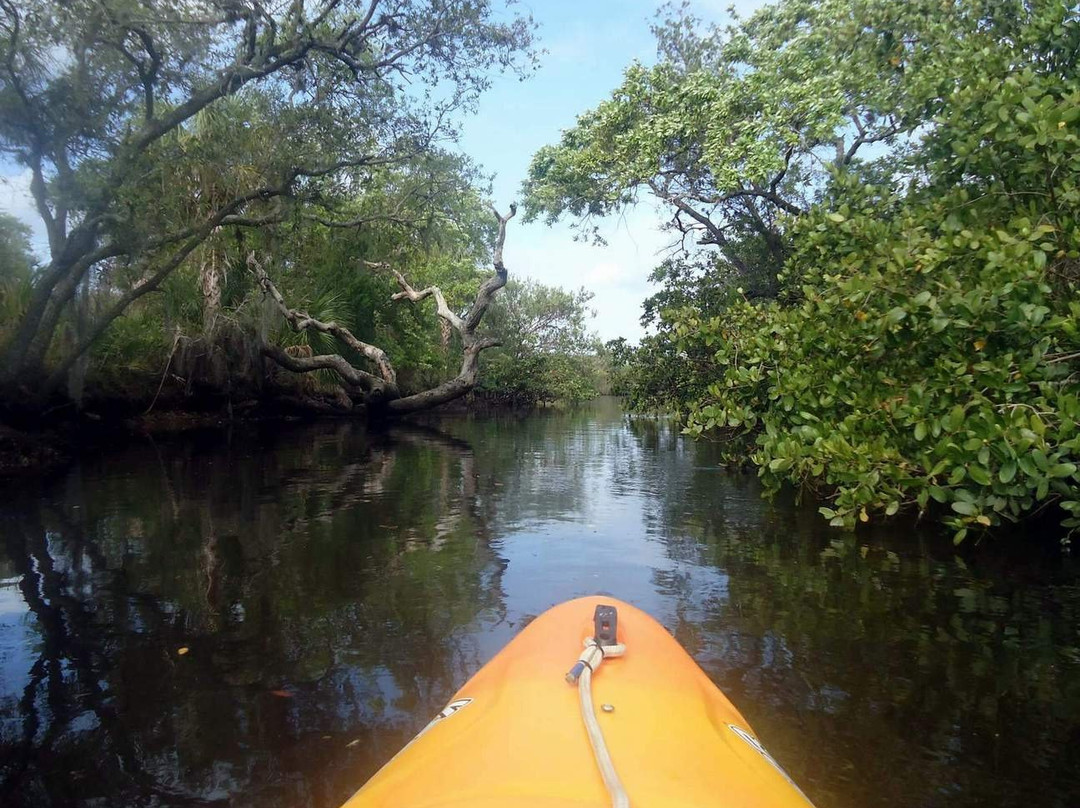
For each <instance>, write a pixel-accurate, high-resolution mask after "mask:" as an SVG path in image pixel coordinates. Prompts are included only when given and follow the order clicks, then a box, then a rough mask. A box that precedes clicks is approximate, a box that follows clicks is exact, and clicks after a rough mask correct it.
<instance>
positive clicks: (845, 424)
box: [667, 20, 1080, 542]
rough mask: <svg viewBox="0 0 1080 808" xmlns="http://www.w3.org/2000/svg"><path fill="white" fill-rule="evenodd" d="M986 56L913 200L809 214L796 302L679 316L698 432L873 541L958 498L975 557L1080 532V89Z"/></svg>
mask: <svg viewBox="0 0 1080 808" xmlns="http://www.w3.org/2000/svg"><path fill="white" fill-rule="evenodd" d="M1041 33H1042V34H1043V35H1044V36H1045V37H1046V39H1045V41H1044V43H1043V44H1044V53H1047V54H1050V55H1051V57H1050V58H1047V59H1046V60H1044V61H1043V62H1042V64H1041V65H1040V69H1037V68H1035V67H1028V68H1025V69H1019V68H1017V66H1016V64H1015V62H1010V57H1009V56H1008V55H1007V54H996V53H990V52H982V53H980V54H975V55H973V62H974V64H973V65H972V73H971V75H972V76H978V77H979V78H978V79H973V80H972V81H970V82H969V83H966V84H961V86H960V87H959V88H958V89H957V90H955V92H953V93H952V94H951V95H950V96H949V97H948V98H947V99H946V103H945V104H944V111H943V113H942V114H941V115H940V117H938V118H937V120H936V121H935V124H936V126H935V127H934V129H933V130H932V131H931V132H930V133H929V135H928V136H927V137H926V139H925V141H924V143H923V144H922V145H921V148H919V149H918V150H916V153H915V159H917V160H919V161H921V169H922V172H923V176H924V177H925V180H924V181H923V182H922V183H913V184H912V185H911V187H909V188H908V190H907V191H906V192H905V193H900V192H898V191H896V190H894V189H887V188H886V189H883V188H877V187H873V186H870V185H867V184H864V183H861V182H859V181H857V180H855V179H852V178H850V177H842V176H840V177H837V178H836V180H835V182H834V183H833V187H832V188H831V189H830V192H829V195H828V198H827V199H826V200H825V202H824V203H823V204H821V205H819V206H818V207H817V208H815V210H814V211H812V212H811V213H810V214H808V215H807V216H805V217H803V218H801V219H800V221H799V222H798V224H797V226H796V229H795V231H794V244H795V249H794V251H793V253H792V255H791V256H790V258H789V261H788V263H787V265H786V268H785V270H784V272H783V273H782V275H781V282H782V284H783V289H784V292H783V293H782V297H781V299H780V300H778V301H772V302H769V303H767V304H765V305H755V304H753V303H751V302H749V301H747V300H741V301H737V302H735V303H733V304H732V305H730V306H729V307H727V308H726V309H724V310H723V311H722V312H721V313H720V314H717V315H715V316H711V317H704V316H701V315H700V314H699V313H698V312H697V311H696V310H695V309H693V308H685V309H682V310H681V311H679V312H669V313H668V315H667V324H668V326H669V328H670V338H671V339H672V341H673V342H674V344H675V345H676V346H677V348H678V350H679V351H680V352H681V353H682V355H684V356H687V355H694V354H695V352H696V353H700V352H702V351H707V352H708V353H709V355H710V360H709V361H710V367H709V368H708V369H707V370H703V371H702V372H703V373H704V374H705V376H706V377H707V378H708V388H707V392H706V393H705V394H704V395H703V396H701V397H699V398H697V399H696V400H695V401H693V402H692V404H691V406H690V414H689V418H688V426H687V429H688V431H689V432H691V433H692V434H695V435H702V434H705V433H707V432H714V433H716V434H717V435H718V436H720V437H724V438H727V439H732V440H731V442H730V443H728V444H727V447H728V448H727V451H728V455H729V457H730V458H732V459H738V458H740V457H745V456H746V453H747V451H749V456H750V458H751V459H752V461H753V462H754V463H756V464H757V465H758V466H760V469H761V472H760V473H761V476H762V478H763V479H764V480H765V482H766V484H767V485H768V486H769V487H770V488H775V487H777V486H779V485H780V484H781V483H782V482H785V481H787V482H792V483H795V484H797V485H800V486H807V487H809V488H811V489H813V490H815V491H816V492H818V493H819V494H820V495H822V496H825V497H828V499H829V500H830V502H829V504H828V506H827V507H823V508H822V509H821V512H822V513H823V514H824V515H825V517H826V518H828V519H829V520H830V522H831V523H832V524H835V525H843V526H852V525H854V524H855V523H856V521H867V520H868V519H869V518H870V517H871V515H872V514H873V513H875V512H883V513H884V514H889V515H891V514H894V513H896V512H897V511H898V510H900V509H901V508H904V507H908V506H913V507H917V508H918V509H919V510H927V509H930V508H932V507H933V505H932V503H940V505H941V506H943V507H942V508H941V511H942V513H943V515H942V518H943V519H944V521H945V522H946V523H947V524H948V525H950V526H951V527H952V528H954V529H955V534H954V535H955V538H956V540H957V541H958V542H959V541H961V540H962V539H963V538H964V537H965V536H966V535H968V533H969V531H970V530H972V529H980V528H984V527H988V526H991V525H997V524H1000V523H1001V522H1003V521H1013V520H1016V519H1018V518H1019V517H1021V516H1023V515H1025V514H1028V513H1031V512H1032V511H1034V510H1036V509H1038V508H1040V507H1042V506H1043V505H1045V504H1048V503H1057V504H1058V505H1059V506H1060V507H1061V508H1062V509H1063V510H1064V512H1065V514H1066V517H1065V519H1064V522H1063V523H1064V525H1066V526H1067V527H1070V528H1074V527H1077V526H1080V472H1078V466H1080V431H1078V427H1077V422H1078V420H1080V333H1078V328H1080V326H1078V323H1080V301H1078V299H1077V278H1078V273H1077V267H1078V266H1080V261H1078V259H1080V216H1078V213H1080V183H1078V181H1077V178H1078V177H1080V148H1078V146H1080V142H1078V138H1077V134H1076V131H1077V124H1078V122H1080V120H1078V119H1080V82H1078V81H1077V78H1076V76H1075V75H1074V69H1073V68H1066V69H1065V70H1059V69H1045V68H1046V67H1048V66H1050V67H1052V66H1053V64H1054V62H1055V58H1054V57H1053V55H1054V54H1058V53H1069V52H1075V49H1076V44H1077V42H1080V35H1078V32H1077V25H1076V23H1075V21H1074V20H1067V21H1064V22H1059V23H1057V24H1054V25H1052V26H1048V28H1047V29H1046V30H1045V31H1043V32H1041Z"/></svg>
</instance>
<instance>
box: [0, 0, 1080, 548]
mask: <svg viewBox="0 0 1080 808" xmlns="http://www.w3.org/2000/svg"><path fill="white" fill-rule="evenodd" d="M377 6H378V3H375V4H372V5H370V6H369V5H368V4H366V3H364V4H358V3H354V2H344V3H340V2H332V3H330V2H328V3H314V4H300V5H293V6H290V7H289V8H287V9H286V8H285V7H282V8H281V9H280V10H278V11H274V12H268V11H266V10H264V9H263V8H262V7H261V6H259V5H258V4H255V5H253V6H251V7H247V6H243V7H242V8H239V7H236V6H235V5H234V4H230V3H225V2H221V3H219V2H218V0H208V8H214V9H218V10H220V12H221V14H220V15H215V14H209V15H199V16H197V17H191V18H190V19H186V18H185V20H184V22H185V25H184V26H183V33H182V34H180V33H178V32H177V26H176V24H175V22H176V21H175V20H173V19H155V18H153V17H152V15H150V17H149V18H148V16H147V15H146V14H144V13H143V12H142V11H141V10H140V9H141V8H142V6H141V5H139V4H134V3H131V2H130V0H107V2H105V3H101V2H97V0H95V2H90V0H72V2H66V3H57V2H56V0H29V2H26V3H20V4H12V3H7V2H2V0H0V28H2V31H0V66H2V67H0V110H2V114H0V149H2V150H3V152H4V153H5V154H6V155H7V157H8V159H10V160H13V161H14V162H16V163H17V164H19V165H20V166H22V167H23V168H24V169H26V170H27V171H29V173H30V175H31V176H32V178H33V181H32V182H31V187H30V189H31V192H32V194H33V196H34V201H35V203H36V207H37V210H38V213H39V214H40V216H41V219H42V222H43V224H44V226H45V229H46V231H47V234H48V242H49V245H48V246H49V250H48V256H47V257H44V258H40V259H39V257H38V256H36V255H34V254H33V253H32V251H31V250H30V248H29V240H28V236H29V233H28V230H27V228H26V227H25V225H24V224H22V223H20V222H18V221H17V220H15V219H13V218H12V217H10V216H3V215H0V423H2V424H5V425H6V426H5V427H4V433H3V436H2V440H3V442H4V443H3V445H5V446H9V447H10V457H11V458H12V459H11V460H10V461H6V462H8V465H18V464H20V463H21V464H23V465H25V466H26V467H31V466H33V465H34V464H35V463H38V462H40V463H44V464H48V463H49V462H51V461H50V458H52V457H54V455H56V454H62V449H61V448H60V447H62V445H63V442H64V437H63V435H64V432H65V430H66V431H67V432H69V433H70V434H75V433H77V432H79V431H80V430H85V431H87V432H96V431H98V429H99V427H98V425H99V424H108V425H113V424H116V423H123V422H124V420H125V419H132V418H134V419H136V421H137V422H140V423H143V424H157V425H165V424H168V423H170V419H171V422H172V423H174V425H175V426H178V427H179V426H183V424H184V423H186V422H189V421H190V422H199V421H200V419H202V418H204V417H206V418H210V419H213V418H222V419H224V420H227V421H232V420H242V419H248V418H253V417H274V418H281V417H286V418H287V417H296V416H297V415H298V414H301V413H302V414H304V415H305V416H317V415H334V416H340V415H347V416H350V417H363V418H366V419H369V420H371V421H380V420H385V419H390V418H396V417H401V416H405V415H410V414H413V413H417V412H422V411H427V410H430V409H434V408H436V407H440V406H445V405H447V404H448V403H454V402H456V403H457V405H458V406H461V404H462V402H464V401H468V402H476V401H486V402H488V403H490V404H493V405H499V406H536V405H542V404H545V403H550V402H554V401H568V402H572V401H579V400H585V399H588V398H590V397H592V396H594V395H597V394H599V393H601V392H607V391H609V390H610V391H611V392H614V393H616V394H620V395H624V396H626V397H627V400H628V402H629V409H630V410H632V411H637V412H649V411H665V412H669V413H673V414H675V416H676V417H677V418H679V419H680V420H681V422H683V423H684V424H685V428H686V432H687V433H688V434H689V435H691V436H693V437H695V438H700V439H709V440H714V441H717V442H719V443H721V445H722V446H723V452H722V459H723V461H724V462H726V463H729V464H731V465H732V466H741V465H744V464H748V463H749V464H751V465H752V466H753V467H755V468H757V469H758V473H759V475H760V476H761V478H762V480H763V482H764V484H765V487H766V489H767V490H768V491H776V490H779V489H780V488H781V487H782V486H792V487H794V488H795V489H796V490H798V491H799V492H800V493H801V494H802V495H805V496H808V497H812V498H814V499H815V501H818V502H820V503H821V507H820V514H821V517H822V518H824V519H825V520H827V522H828V523H829V524H831V525H834V526H837V527H841V528H845V529H852V528H856V527H857V526H858V525H860V524H863V523H866V522H869V521H872V520H874V521H876V520H881V519H887V518H892V517H896V516H898V515H901V514H904V515H907V516H915V517H917V518H927V519H931V520H933V521H935V522H940V523H942V524H943V525H944V526H945V527H946V528H948V529H949V530H950V531H951V532H952V535H953V537H954V540H955V541H956V542H957V543H960V542H963V541H965V540H969V539H973V538H978V537H980V536H983V535H985V534H986V533H987V532H988V531H992V530H1000V529H1001V528H1003V527H1006V526H1008V525H1010V524H1013V523H1019V522H1022V521H1025V520H1030V519H1032V518H1039V519H1046V518H1051V519H1053V520H1054V522H1055V524H1057V525H1059V526H1060V529H1061V530H1062V531H1063V532H1064V533H1065V534H1066V540H1067V538H1068V535H1070V534H1071V532H1072V531H1073V530H1075V529H1077V528H1080V426H1078V424H1080V295H1078V290H1080V180H1078V178H1080V59H1078V58H1077V54H1078V53H1080V21H1078V19H1077V12H1076V9H1075V7H1074V6H1073V5H1070V4H1067V3H1065V2H1062V1H1061V0H1047V1H1046V2H1038V3H1028V2H1022V1H1021V0H995V2H981V0H949V2H941V1H940V0H912V1H911V2H905V3H896V2H887V1H886V0H865V2H860V3H858V4H851V3H849V2H843V1H842V0H779V2H776V3H775V4H772V5H769V6H766V7H764V8H763V9H761V10H760V11H758V12H756V13H755V14H753V15H752V16H750V17H748V18H746V19H743V20H739V19H736V20H735V21H734V22H733V23H731V24H730V25H727V26H716V25H709V24H706V23H704V22H703V21H702V20H700V19H697V18H696V17H695V16H694V15H693V13H692V9H691V7H690V6H689V5H681V6H679V5H669V6H664V7H662V8H661V10H660V12H659V15H658V18H657V22H656V24H655V26H654V33H655V35H656V41H657V59H656V61H655V63H651V64H648V65H646V64H642V63H637V62H635V63H634V64H631V65H629V66H628V67H627V69H626V71H625V73H624V77H623V82H622V84H621V85H620V86H619V87H618V88H616V89H615V90H614V91H613V93H612V95H611V96H610V97H609V98H608V99H606V100H604V101H603V102H601V103H600V104H598V105H597V106H596V107H595V108H593V109H591V110H585V111H583V112H582V113H581V114H580V115H579V117H578V119H577V122H576V124H575V125H574V126H573V127H571V128H570V129H568V130H566V131H565V132H563V134H562V136H561V138H560V140H559V141H558V142H557V143H554V144H551V145H549V146H545V147H544V148H542V149H540V150H539V151H538V152H537V153H536V155H535V156H534V157H533V159H532V162H531V164H530V167H529V171H528V176H527V178H526V180H525V182H524V184H523V186H522V189H521V191H522V198H521V216H520V218H515V217H517V214H518V207H517V205H516V204H507V205H506V206H505V207H501V206H500V207H496V206H494V205H493V204H492V202H493V200H490V199H489V198H488V196H489V195H488V193H487V190H486V188H487V187H488V186H487V179H486V177H485V175H484V174H483V170H482V168H481V166H480V164H479V162H475V161H474V160H473V159H472V158H471V157H467V156H464V155H461V154H460V153H458V152H457V151H456V144H455V136H456V133H457V129H458V127H459V125H460V123H461V121H462V120H464V119H465V117H466V116H468V115H469V114H471V112H472V110H473V109H474V104H475V102H476V99H477V98H479V97H480V95H481V94H482V93H483V91H484V90H485V89H487V87H488V86H489V84H490V81H491V80H492V78H493V77H494V76H496V75H499V74H501V73H509V74H512V75H516V76H518V77H521V78H526V77H527V76H528V74H529V73H530V72H531V71H532V70H534V69H535V68H536V67H537V66H538V64H539V60H540V58H541V53H540V51H538V49H537V43H536V42H535V40H534V34H535V25H534V23H533V21H532V20H531V18H530V17H528V16H527V15H519V16H514V15H513V14H510V15H507V14H504V13H502V12H501V11H499V10H496V9H493V8H492V7H491V6H490V5H489V4H488V3H486V2H481V3H457V2H449V3H447V2H442V0H439V2H435V0H400V2H399V3H398V4H397V5H396V6H395V9H396V11H395V13H394V14H377V13H375V11H376V9H377ZM238 8H239V10H238ZM176 13H178V14H181V15H183V14H186V13H187V12H186V11H184V10H182V9H181V10H178V11H177V12H176ZM57 53H63V54H66V55H67V57H68V58H65V59H60V60H57V59H56V58H55V56H56V54H57ZM405 77H408V82H406V81H405ZM527 86H528V85H527V84H525V85H523V87H525V88H526V89H525V90H523V91H524V92H527ZM476 158H477V160H479V161H482V159H483V155H476ZM645 197H649V198H651V199H653V200H654V201H655V202H656V203H657V204H658V205H659V206H660V207H661V209H663V210H665V211H666V212H667V213H668V214H669V216H670V218H669V220H668V227H669V229H670V230H671V235H672V239H673V242H674V247H673V251H672V252H671V254H670V255H669V256H668V257H667V258H666V259H665V260H662V261H661V263H660V264H659V265H658V266H657V268H656V269H655V271H654V273H653V275H652V280H653V281H654V283H655V284H656V285H657V286H658V290H657V292H656V293H655V294H654V295H652V296H651V297H650V298H648V299H647V300H646V301H644V307H643V312H644V313H643V317H642V323H643V324H644V326H645V327H646V329H647V335H646V336H645V337H644V338H643V339H642V340H641V341H640V343H639V344H637V345H631V344H629V343H628V342H627V341H626V340H611V341H609V342H608V343H606V344H600V342H599V340H598V339H597V337H596V336H595V335H594V334H592V333H591V331H590V330H589V321H590V315H591V313H592V312H591V309H590V303H591V302H592V294H591V293H590V292H589V291H588V290H585V289H581V290H576V291H575V290H565V289H560V288H555V287H549V286H545V285H543V284H539V283H535V282H532V281H528V280H522V279H520V278H517V277H515V276H514V274H513V272H512V265H513V261H512V250H513V228H514V227H515V226H517V225H518V224H520V223H521V222H522V221H524V222H531V221H536V220H541V221H545V222H548V223H554V222H556V221H560V220H570V221H572V222H573V223H575V226H576V227H577V228H579V231H580V235H581V236H583V237H585V238H592V239H599V230H598V221H599V219H601V218H602V217H605V216H612V215H619V214H621V213H623V212H625V211H626V210H627V209H629V208H630V207H632V206H633V205H635V204H637V203H638V201H639V200H641V199H643V198H645ZM507 202H509V200H507ZM508 238H509V239H510V243H509V245H507V244H506V242H507V239H508ZM504 246H506V247H507V249H508V250H510V251H511V260H509V262H508V263H509V266H508V264H507V263H504V260H503V251H504ZM466 397H469V398H466ZM468 406H471V403H470V404H469V405H468ZM181 412H183V413H188V414H182V415H181V414H179V413H181ZM170 413H177V414H174V415H170ZM203 413H205V414H206V415H205V416H204V415H203ZM140 418H141V419H142V420H141V421H139V419H140ZM102 428H104V427H102ZM110 428H111V426H110ZM155 428H156V427H155ZM35 430H39V431H40V434H42V435H49V436H51V437H48V438H45V439H43V442H42V443H41V446H39V447H38V448H35V447H34V441H35V439H34V437H33V436H32V434H30V433H33V432H34V431H35ZM47 430H53V431H52V432H47ZM0 465H2V464H0Z"/></svg>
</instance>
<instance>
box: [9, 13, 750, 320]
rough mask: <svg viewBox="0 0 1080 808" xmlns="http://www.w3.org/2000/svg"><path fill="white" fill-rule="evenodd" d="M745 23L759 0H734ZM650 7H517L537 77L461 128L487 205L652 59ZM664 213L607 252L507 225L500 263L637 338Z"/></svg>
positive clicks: (499, 90) (613, 240)
mask: <svg viewBox="0 0 1080 808" xmlns="http://www.w3.org/2000/svg"><path fill="white" fill-rule="evenodd" d="M730 5H731V2H730V0H696V1H695V2H693V3H692V7H693V11H694V13H695V14H696V15H697V16H699V17H702V18H704V19H709V20H725V19H727V13H726V10H727V8H728V6H730ZM734 5H735V7H736V9H737V11H738V13H739V14H740V15H745V14H747V13H749V12H750V11H752V10H753V9H755V8H757V7H759V6H761V5H763V2H762V0H740V1H739V2H736V3H735V4H734ZM657 7H658V3H657V2H656V0H576V1H575V0H531V1H527V2H520V3H518V4H517V8H518V9H519V10H524V11H527V12H529V13H531V14H532V16H533V18H534V19H535V20H536V21H537V22H538V23H539V24H540V30H539V38H540V47H542V48H543V49H545V50H546V53H544V54H543V55H542V56H541V60H540V69H539V70H538V71H537V72H536V73H535V74H534V75H533V76H532V77H531V78H529V79H528V80H527V81H525V82H521V81H519V80H518V79H516V78H514V77H511V76H507V77H503V78H500V79H497V80H496V81H495V85H494V86H493V87H492V89H491V91H490V92H489V93H487V94H486V95H484V96H483V97H482V98H481V99H480V105H479V110H478V113H477V114H476V115H475V116H474V117H471V118H469V119H468V120H466V121H465V123H464V128H463V133H462V139H461V143H460V148H461V150H462V151H464V152H465V153H466V154H468V155H470V156H471V157H472V158H474V159H475V160H476V161H477V162H478V163H479V164H480V165H482V166H483V167H484V169H485V170H486V171H488V172H493V173H494V174H495V180H494V189H493V190H494V199H495V201H496V204H497V206H498V207H499V208H500V209H502V210H505V209H506V207H507V206H508V205H509V203H510V202H511V201H513V200H514V199H515V198H517V196H518V192H519V188H520V185H521V182H522V180H523V179H524V178H525V174H526V171H527V169H528V165H529V160H530V158H531V157H532V155H533V154H534V153H535V152H536V150H537V149H539V148H540V147H541V146H544V145H546V144H549V143H554V142H556V141H557V140H558V138H559V135H560V132H561V131H562V130H563V129H567V128H569V127H571V126H573V124H574V120H575V118H576V117H577V115H579V114H580V113H582V112H584V111H585V110H587V109H589V108H590V107H592V106H594V105H596V104H597V103H598V102H600V101H601V100H603V99H604V98H606V97H607V96H608V95H609V94H610V92H611V91H612V90H613V89H614V88H615V87H616V86H618V84H619V83H620V80H621V78H622V74H623V71H624V70H625V68H626V67H627V66H628V65H629V64H630V63H631V62H633V61H634V60H635V59H636V60H639V61H641V62H644V63H650V62H652V61H654V60H655V55H656V52H655V44H654V41H653V37H652V34H651V33H650V31H649V26H650V24H651V22H652V20H653V18H654V16H655V13H656V9H657ZM3 173H6V174H7V175H8V176H7V180H8V181H7V182H5V183H3V184H0V210H4V211H7V212H10V213H13V214H15V215H17V216H19V217H20V218H22V219H24V220H25V221H27V223H28V224H31V225H32V226H34V228H35V234H36V236H35V242H36V246H37V247H38V248H39V249H40V250H41V251H42V252H43V253H44V249H43V247H44V235H43V232H42V229H41V226H40V221H39V220H38V219H37V217H36V214H35V213H34V210H33V205H32V203H31V202H30V199H29V195H28V193H27V184H28V179H29V177H28V175H27V174H26V173H23V174H12V173H11V170H10V169H9V171H7V172H3ZM661 220H662V213H661V212H660V211H659V210H658V209H657V208H655V207H654V206H652V205H651V204H648V203H643V204H641V205H639V206H638V208H637V209H635V210H633V211H631V212H629V213H628V214H626V215H625V216H622V217H619V218H612V219H610V220H608V221H605V222H603V223H602V226H601V233H602V234H603V236H604V237H605V238H606V239H607V241H608V245H607V246H606V247H595V246H592V245H589V244H583V243H580V242H575V241H574V239H573V232H572V231H571V229H570V227H569V223H568V222H566V223H561V224H559V225H556V226H555V227H547V226H546V225H544V224H542V223H539V222H535V223H532V224H529V225H523V224H522V223H521V221H520V220H519V219H515V220H514V222H513V223H512V225H511V229H510V231H509V232H508V233H507V239H506V249H505V259H506V264H507V266H508V267H509V269H510V272H511V275H512V276H517V277H530V278H533V279H535V280H537V281H540V282H542V283H546V284H550V285H555V286H563V287H566V288H577V287H580V286H584V287H585V288H587V289H589V290H591V291H592V292H594V293H595V295H596V297H595V298H594V300H593V303H592V307H593V308H594V309H595V310H596V318H595V320H593V326H594V328H595V330H596V331H597V332H598V333H599V334H600V336H601V337H602V338H603V339H605V340H606V339H612V338H614V337H619V336H624V337H628V338H630V339H631V340H633V341H636V340H637V339H638V338H639V337H640V336H641V334H642V330H641V326H640V325H639V323H638V317H639V316H640V312H641V302H642V301H643V300H644V299H645V298H646V297H647V296H648V295H649V294H650V291H651V289H650V285H649V283H648V276H649V272H650V271H651V270H652V268H653V267H654V266H656V264H657V263H659V261H660V257H659V255H660V253H661V252H662V251H663V249H664V247H665V246H667V245H668V244H669V243H670V241H671V238H670V236H669V235H667V234H663V233H661V232H660V230H659V225H660V223H661Z"/></svg>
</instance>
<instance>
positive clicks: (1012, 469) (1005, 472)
mask: <svg viewBox="0 0 1080 808" xmlns="http://www.w3.org/2000/svg"><path fill="white" fill-rule="evenodd" d="M1015 476H1016V461H1015V460H1011V459H1010V460H1006V461H1005V462H1004V463H1002V465H1001V469H1000V470H999V471H998V479H999V480H1001V481H1002V482H1003V483H1011V482H1012V481H1013V478H1014V477H1015Z"/></svg>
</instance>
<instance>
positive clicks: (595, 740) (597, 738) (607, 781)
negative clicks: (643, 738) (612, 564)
mask: <svg viewBox="0 0 1080 808" xmlns="http://www.w3.org/2000/svg"><path fill="white" fill-rule="evenodd" d="M624 653H626V646H625V645H623V644H621V643H620V644H618V645H605V646H604V647H603V648H601V647H600V646H599V645H597V644H596V640H594V639H592V638H591V637H590V638H589V639H587V640H586V641H585V650H584V651H582V652H581V656H580V657H578V661H579V662H583V663H585V664H584V667H583V668H582V669H581V673H580V676H578V678H577V685H578V702H579V703H580V704H581V718H582V720H583V721H584V722H585V731H586V733H587V734H588V736H589V744H590V745H591V746H592V750H593V757H594V758H595V759H596V765H597V767H598V768H599V769H600V776H601V777H603V779H604V787H605V788H607V791H608V794H609V795H610V796H611V805H612V808H630V797H629V795H628V794H627V793H626V788H625V787H624V786H623V784H622V780H620V779H619V774H618V772H616V771H615V763H614V762H613V761H612V759H611V753H610V752H608V748H607V743H606V742H605V741H604V732H603V730H601V729H600V722H599V721H597V720H596V707H595V706H594V705H593V699H592V674H593V671H595V670H596V669H597V668H599V667H600V663H601V662H603V661H604V659H605V658H607V657H617V656H622V655H623V654H624ZM567 679H568V680H570V681H573V679H572V678H571V676H570V675H568V676H567Z"/></svg>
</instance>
